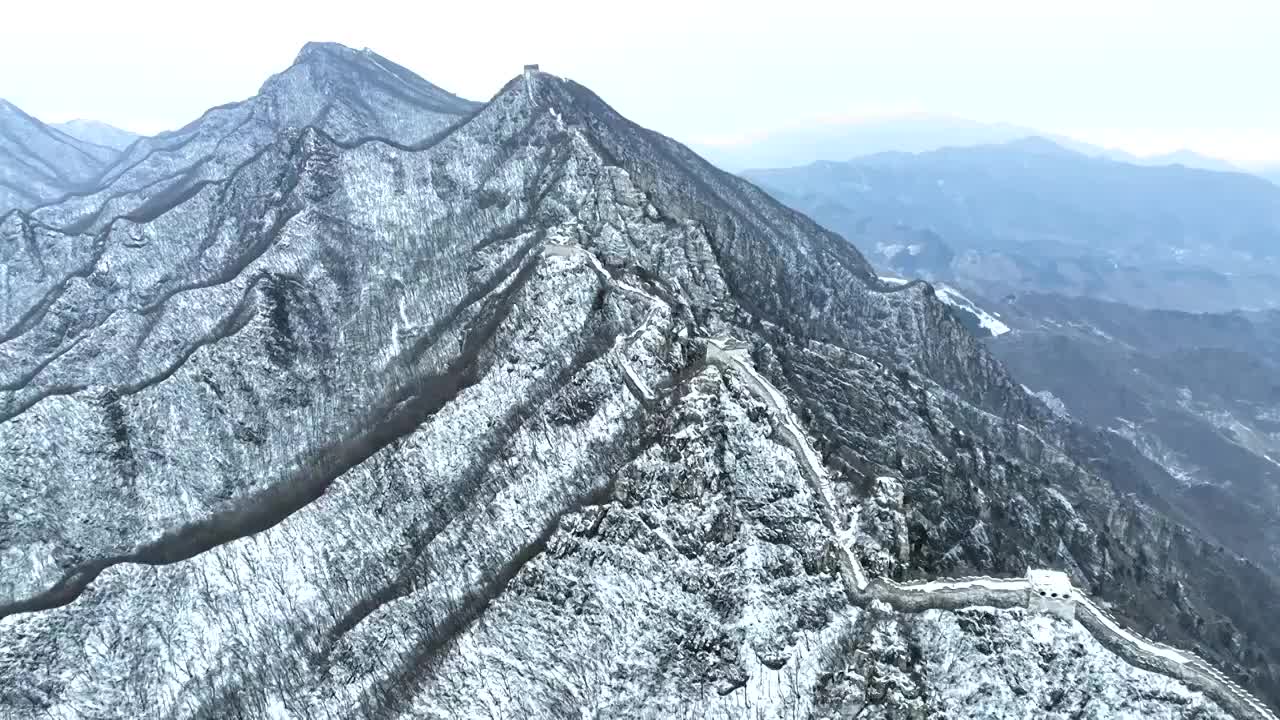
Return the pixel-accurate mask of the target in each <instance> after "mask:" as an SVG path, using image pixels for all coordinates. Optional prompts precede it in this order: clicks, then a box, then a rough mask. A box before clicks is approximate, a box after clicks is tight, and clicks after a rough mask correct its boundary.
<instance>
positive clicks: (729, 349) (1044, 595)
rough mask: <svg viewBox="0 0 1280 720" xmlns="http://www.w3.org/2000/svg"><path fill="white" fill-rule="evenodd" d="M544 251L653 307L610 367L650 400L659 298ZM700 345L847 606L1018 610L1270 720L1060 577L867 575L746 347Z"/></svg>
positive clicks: (1189, 656)
mask: <svg viewBox="0 0 1280 720" xmlns="http://www.w3.org/2000/svg"><path fill="white" fill-rule="evenodd" d="M544 254H546V255H549V256H559V257H574V256H579V257H583V258H585V259H586V261H587V263H588V265H589V266H590V267H591V269H592V270H593V271H594V272H595V273H596V274H597V275H599V276H600V277H601V279H602V280H603V281H604V282H605V283H606V284H607V285H608V286H609V287H611V288H614V289H616V290H619V291H621V292H624V293H627V294H628V295H632V296H634V297H638V298H641V299H642V300H644V301H645V302H647V303H650V304H652V305H653V309H652V310H651V311H650V312H649V314H648V315H647V316H646V317H645V319H644V322H642V323H641V324H640V325H639V326H638V327H637V328H636V329H635V330H633V331H632V332H631V333H629V334H628V335H626V336H620V337H619V338H618V340H617V342H616V343H615V349H617V346H619V345H621V352H619V354H618V355H619V358H620V360H619V364H620V366H621V369H622V373H623V377H624V379H625V382H626V384H627V385H628V386H629V387H630V389H631V391H632V393H634V394H635V396H636V398H637V399H638V400H640V401H641V402H642V403H643V404H646V405H648V404H650V403H651V402H652V400H653V398H654V395H653V392H652V390H650V389H649V388H648V387H647V386H646V385H645V384H644V382H643V381H642V380H641V379H640V376H639V375H638V374H637V373H636V372H635V369H634V368H633V367H632V366H631V362H630V359H629V355H630V348H631V345H632V343H634V342H635V341H636V339H638V338H639V337H640V336H641V335H642V334H643V333H644V331H645V330H647V329H648V327H649V325H650V323H651V322H652V321H653V319H654V317H655V316H656V315H657V314H658V313H659V312H661V310H662V309H663V308H665V307H666V303H665V301H663V300H661V299H660V298H658V297H656V296H654V295H652V294H650V293H648V292H645V291H644V290H641V289H639V288H637V287H635V286H633V285H630V284H628V283H626V282H624V281H621V280H618V279H617V278H615V277H613V275H611V274H610V273H609V272H608V270H607V269H605V267H604V266H603V264H601V262H600V260H599V259H598V258H597V257H596V255H595V254H594V253H592V252H590V251H588V250H586V249H585V248H582V247H580V246H577V245H567V244H555V243H549V244H547V245H546V246H545V247H544ZM705 343H706V361H707V362H708V363H710V364H712V365H715V366H717V367H719V368H720V369H721V370H722V371H725V372H728V373H731V374H732V375H733V376H734V377H736V378H738V379H740V380H741V381H742V382H743V386H744V387H745V388H746V390H747V391H748V392H749V393H750V394H751V395H752V396H753V397H755V398H756V399H757V400H759V401H760V402H762V403H763V404H764V405H765V406H766V407H767V408H768V410H769V417H770V419H771V421H772V424H773V427H774V431H775V432H776V433H777V435H778V437H779V438H780V439H781V441H782V442H783V443H784V444H785V445H787V446H788V447H789V448H790V449H791V450H792V451H793V452H794V453H795V455H796V458H797V461H798V464H799V466H800V468H801V471H802V472H803V474H804V475H805V480H806V482H807V483H809V485H810V487H811V488H812V489H813V491H814V493H815V495H816V496H817V498H818V504H819V511H820V514H821V515H822V519H823V523H824V524H825V525H826V526H827V529H828V530H829V531H830V532H831V534H832V537H833V538H834V540H835V545H836V548H837V565H838V567H839V570H840V573H839V574H840V579H841V582H842V583H843V585H844V587H845V591H846V593H847V594H848V597H849V600H850V602H851V603H853V604H854V605H857V606H859V607H866V606H867V605H869V604H870V603H871V602H873V601H880V602H884V603H887V604H888V605H889V606H891V607H893V608H894V609H895V610H897V611H899V612H907V613H918V612H923V611H925V610H961V609H964V608H971V607H993V608H1003V609H1007V608H1015V607H1026V608H1029V609H1031V610H1032V611H1036V612H1047V613H1051V614H1054V615H1056V616H1058V617H1061V618H1063V619H1065V620H1067V621H1074V622H1078V623H1080V625H1081V626H1083V627H1084V628H1085V629H1086V630H1088V631H1089V632H1090V634H1092V635H1093V636H1094V637H1095V638H1097V640H1098V641H1099V642H1100V643H1101V644H1102V645H1103V646H1104V647H1106V648H1107V649H1108V650H1110V651H1111V652H1114V653H1115V654H1116V655H1118V656H1119V657H1121V658H1123V659H1124V660H1125V661H1126V662H1128V663H1129V664H1131V665H1133V666H1135V667H1139V668H1142V669H1144V670H1148V671H1151V672H1156V673H1160V674H1163V675H1166V676H1169V677H1172V678H1175V679H1177V680H1179V681H1181V682H1182V683H1184V684H1186V685H1187V686H1188V687H1190V688H1192V689H1194V690H1197V691H1199V692H1201V693H1203V694H1204V695H1206V696H1207V697H1209V698H1211V699H1212V700H1214V701H1215V702H1217V703H1218V704H1219V705H1221V706H1222V707H1223V708H1224V709H1226V710H1227V711H1228V712H1230V713H1231V714H1232V715H1234V716H1235V717H1237V718H1251V719H1254V720H1280V717H1277V715H1276V714H1275V713H1274V712H1273V711H1272V710H1271V709H1270V708H1269V707H1268V706H1267V705H1266V704H1265V703H1263V702H1262V701H1261V700H1259V699H1258V698H1257V697H1256V696H1254V695H1253V694H1252V693H1250V692H1249V691H1248V690H1246V689H1245V688H1243V687H1241V686H1240V685H1239V684H1238V683H1236V682H1235V681H1233V680H1232V679H1231V678H1229V677H1227V676H1226V674H1224V673H1223V672H1222V671H1220V670H1218V669H1217V668H1216V667H1214V666H1213V665H1212V664H1210V663H1209V662H1208V661H1206V660H1204V659H1203V658H1201V657H1200V656H1199V655H1196V654H1195V653H1193V652H1189V651H1186V650H1182V649H1179V648H1174V647H1170V646H1168V645H1165V644H1163V643H1159V642H1155V641H1152V640H1148V639H1147V638H1144V637H1143V636H1142V635H1141V634H1139V633H1137V632H1134V631H1132V630H1130V629H1128V628H1126V627H1125V626H1124V625H1123V624H1122V623H1121V622H1120V621H1118V620H1117V619H1116V618H1115V617H1114V616H1113V615H1111V613H1109V612H1108V611H1107V610H1105V609H1103V608H1102V607H1101V606H1099V605H1098V604H1097V603H1095V602H1094V601H1093V599H1092V598H1090V597H1089V595H1088V593H1086V592H1085V591H1083V590H1081V589H1080V588H1078V587H1076V586H1075V585H1074V584H1073V583H1072V581H1071V579H1070V577H1069V576H1068V575H1066V574H1065V573H1062V572H1058V571H1055V570H1049V569H1038V568H1029V569H1028V570H1027V575H1026V577H1022V578H997V577H989V576H978V577H957V578H936V579H933V580H926V581H915V582H908V583H900V582H896V581H894V580H892V579H890V578H882V577H877V578H868V577H867V574H866V572H865V570H864V569H863V567H862V563H861V561H860V560H859V559H858V555H857V552H856V550H855V549H854V546H853V539H854V536H855V532H854V531H855V529H856V528H851V527H847V526H842V523H841V522H840V521H839V514H838V512H837V510H836V505H835V502H834V500H833V499H832V495H831V488H830V478H829V476H828V473H827V470H826V468H825V466H824V465H823V464H822V461H821V459H820V458H819V456H818V455H817V453H816V452H815V451H814V449H813V443H812V441H811V440H810V439H809V437H808V436H807V434H806V433H805V432H804V429H803V427H802V426H801V425H800V423H799V421H798V420H797V419H796V417H795V415H794V414H793V413H792V412H791V410H790V407H789V405H788V403H787V399H786V397H785V396H784V395H783V394H782V393H781V392H779V391H778V389H777V388H775V387H774V386H773V385H772V384H771V383H769V381H768V380H766V379H765V378H764V377H763V376H762V375H761V374H760V373H759V372H758V371H757V370H756V368H755V366H754V365H753V364H752V362H751V358H750V355H749V352H748V350H749V348H748V346H747V345H746V344H744V343H741V342H738V341H735V340H733V339H731V338H727V337H722V338H705ZM855 517H856V516H855Z"/></svg>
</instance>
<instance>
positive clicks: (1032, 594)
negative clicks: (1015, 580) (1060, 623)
mask: <svg viewBox="0 0 1280 720" xmlns="http://www.w3.org/2000/svg"><path fill="white" fill-rule="evenodd" d="M1027 582H1028V583H1029V584H1030V585H1031V589H1030V590H1028V591H1027V607H1028V608H1031V609H1032V610H1035V611H1038V612H1045V613H1049V614H1051V615H1057V616H1058V617H1061V618H1066V619H1067V620H1070V619H1071V618H1073V617H1075V616H1076V595H1075V590H1074V588H1072V587H1071V578H1070V577H1068V576H1067V574H1066V573H1063V572H1058V571H1057V570H1032V569H1030V568H1028V569H1027Z"/></svg>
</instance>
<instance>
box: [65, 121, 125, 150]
mask: <svg viewBox="0 0 1280 720" xmlns="http://www.w3.org/2000/svg"><path fill="white" fill-rule="evenodd" d="M53 127H54V128H57V129H58V130H61V131H62V132H64V133H66V134H67V135H70V136H71V137H73V138H77V139H79V140H83V141H84V142H87V143H92V144H94V145H101V146H102V147H109V148H112V149H114V150H118V151H120V152H124V150H126V149H127V148H128V147H129V146H130V145H132V144H133V142H134V141H135V140H137V139H138V138H139V137H140V136H139V135H138V134H137V133H131V132H129V131H128V130H121V129H120V128H118V127H114V126H112V125H108V124H106V123H104V122H98V121H97V120H69V121H67V122H64V123H54V125H53Z"/></svg>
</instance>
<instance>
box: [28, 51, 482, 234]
mask: <svg viewBox="0 0 1280 720" xmlns="http://www.w3.org/2000/svg"><path fill="white" fill-rule="evenodd" d="M477 107H478V105H477V104H476V103H473V102H470V101H467V100H463V99H461V98H459V97H456V96H454V95H452V94H450V93H448V92H445V91H444V90H441V89H440V88H438V87H436V86H434V85H432V84H431V83H429V82H427V81H425V80H423V79H422V78H420V77H418V76H417V75H414V74H413V73H411V72H409V71H408V70H406V69H405V68H403V67H401V66H399V65H397V64H395V63H393V62H391V61H390V60H387V59H386V58H383V57H381V56H379V55H377V54H376V53H373V52H371V51H368V50H352V49H351V48H347V47H344V46H341V45H337V44H334V43H309V44H307V45H306V46H305V47H304V48H303V49H302V51H301V52H300V53H299V54H298V57H297V59H296V60H295V61H294V64H293V65H291V66H290V67H289V68H288V69H287V70H285V71H284V72H282V73H280V74H278V75H275V76H273V77H271V78H270V79H269V80H267V82H266V83H265V84H263V86H262V89H261V90H259V92H258V94H257V95H255V96H253V97H251V98H249V99H247V100H244V101H241V102H237V103H231V104H229V105H223V106H219V107H216V108H213V109H211V110H209V111H208V112H206V113H205V114H204V115H203V116H201V117H200V118H199V119H198V120H196V121H195V122H192V123H190V124H189V125H187V126H186V127H184V128H182V129H180V130H175V131H173V132H166V133H161V134H159V135H156V136H155V137H149V138H143V139H142V140H140V141H139V142H137V143H135V144H133V145H131V146H129V148H128V149H127V150H126V151H125V152H124V153H123V154H122V155H121V156H120V157H119V158H118V159H117V160H116V161H115V162H113V163H112V164H111V166H110V167H109V168H108V169H107V170H106V172H105V173H103V175H102V177H101V178H100V179H99V181H98V183H97V185H96V187H95V188H94V189H93V190H92V191H91V192H85V193H82V194H79V195H76V196H73V197H71V198H68V199H66V200H63V201H61V202H58V203H56V204H53V205H49V206H46V207H42V208H40V209H38V210H36V211H35V212H34V213H33V216H34V217H35V218H36V219H37V220H38V221H40V222H41V223H44V224H48V225H52V226H55V227H62V228H69V229H73V230H79V231H93V230H97V229H100V228H102V227H105V226H106V225H107V224H109V223H110V222H111V221H112V220H113V219H115V218H119V217H125V216H129V215H133V214H135V213H136V214H140V215H141V216H149V215H151V214H154V213H155V209H156V207H162V206H165V205H168V204H171V203H172V202H173V201H174V199H175V198H181V197H184V196H185V195H187V194H190V193H192V192H196V191H197V190H198V188H199V187H200V186H201V185H202V184H204V183H208V182H210V181H215V180H221V179H224V178H226V177H227V176H228V175H229V174H231V173H232V172H233V171H235V170H236V169H237V168H238V167H240V166H241V165H242V164H244V163H246V162H248V161H249V160H250V159H251V158H253V157H254V156H255V155H257V154H258V153H260V152H262V151H263V150H264V149H265V148H266V147H267V146H269V145H270V144H271V143H272V142H274V141H275V140H276V139H277V138H278V137H279V135H280V133H281V132H282V131H283V130H285V129H288V128H302V127H315V128H317V129H319V130H321V131H323V132H324V133H325V134H327V135H329V136H330V137H332V138H333V139H334V140H336V141H337V142H339V143H343V144H347V143H354V142H359V141H361V140H363V139H366V138H374V137H376V138H382V139H385V140H387V141H389V142H392V143H395V144H397V145H401V146H405V147H410V146H417V145H421V144H423V143H426V142H428V141H430V140H431V139H432V138H434V137H435V136H436V135H437V134H438V133H440V132H441V131H443V130H445V129H446V128H448V127H449V126H451V125H452V124H454V123H456V122H458V121H459V120H460V119H462V118H463V117H465V116H466V115H467V114H468V113H470V112H472V111H474V110H475V109H476V108H477Z"/></svg>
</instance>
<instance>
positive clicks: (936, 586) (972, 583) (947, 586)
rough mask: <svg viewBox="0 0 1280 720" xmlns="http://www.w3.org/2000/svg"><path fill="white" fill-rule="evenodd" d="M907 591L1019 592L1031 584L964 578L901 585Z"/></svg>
mask: <svg viewBox="0 0 1280 720" xmlns="http://www.w3.org/2000/svg"><path fill="white" fill-rule="evenodd" d="M902 587H904V588H905V589H907V590H914V591H916V592H938V591H940V590H961V589H964V588H971V587H983V588H987V589H988V590H1005V591H1009V592H1020V591H1023V590H1028V589H1030V588H1031V584H1030V583H1028V582H1027V580H1026V579H1025V578H990V577H977V578H965V579H960V580H931V581H929V582H922V583H910V584H906V583H904V584H903V585H902Z"/></svg>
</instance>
